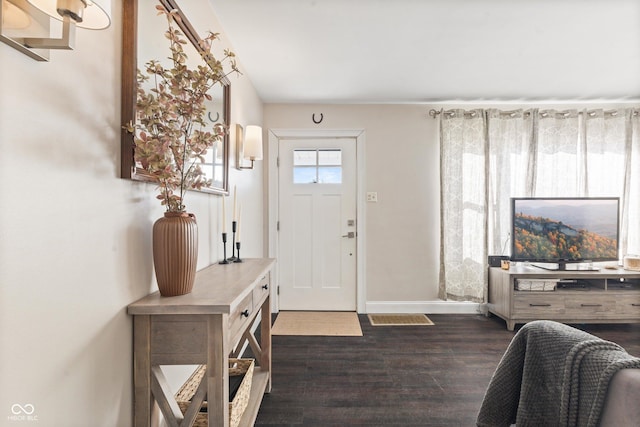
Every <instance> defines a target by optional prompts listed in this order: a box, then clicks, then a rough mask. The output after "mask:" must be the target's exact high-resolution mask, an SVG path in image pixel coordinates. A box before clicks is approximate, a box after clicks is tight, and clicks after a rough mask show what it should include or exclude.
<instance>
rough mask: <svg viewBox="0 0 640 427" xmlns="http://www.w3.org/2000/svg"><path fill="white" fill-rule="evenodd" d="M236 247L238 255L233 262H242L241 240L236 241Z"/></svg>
mask: <svg viewBox="0 0 640 427" xmlns="http://www.w3.org/2000/svg"><path fill="white" fill-rule="evenodd" d="M236 249H237V250H238V257H237V258H236V259H234V260H233V262H242V259H241V258H240V242H236Z"/></svg>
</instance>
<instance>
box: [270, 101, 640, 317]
mask: <svg viewBox="0 0 640 427" xmlns="http://www.w3.org/2000/svg"><path fill="white" fill-rule="evenodd" d="M637 105H638V104H637V102H636V103H608V102H603V103H545V104H543V103H530V104H517V103H508V104H507V103H497V102H486V103H483V104H471V103H465V104H423V105H325V104H317V105H306V104H296V105H283V104H267V105H265V119H264V122H265V127H267V128H269V129H304V130H308V129H317V130H339V129H362V130H364V132H365V135H366V136H365V143H364V146H365V148H364V152H365V153H364V156H365V162H364V164H365V170H366V171H365V176H364V185H363V188H360V189H359V190H358V191H359V192H360V193H361V194H364V193H366V192H369V191H376V192H377V193H378V202H377V203H365V212H364V214H365V216H366V230H365V232H366V236H365V239H366V247H365V251H366V259H365V261H364V268H365V275H366V281H365V288H366V295H365V297H364V300H365V301H366V305H367V309H368V310H370V312H375V311H377V310H387V309H388V310H389V311H395V312H398V311H419V312H431V313H434V312H475V311H476V310H477V309H478V307H477V306H476V305H475V304H473V305H465V304H462V303H444V302H442V301H439V300H438V297H437V295H438V271H439V264H438V263H439V244H440V243H439V239H440V222H439V206H440V189H439V185H440V182H439V180H440V178H439V148H438V146H439V141H438V129H437V126H438V121H437V120H435V119H433V118H432V117H430V116H429V114H428V113H429V111H430V110H431V109H436V110H440V109H442V108H444V109H448V108H463V109H471V108H499V109H504V110H510V109H515V108H541V109H543V108H556V109H559V110H563V109H568V108H577V109H584V108H586V109H592V108H605V109H609V108H630V107H637ZM321 113H322V114H323V120H322V123H320V124H315V123H314V122H313V120H312V117H313V114H315V117H316V121H317V120H318V119H319V118H320V114H321ZM360 154H361V153H360ZM359 216H360V218H362V213H361V212H360V213H359ZM371 310H373V311H371Z"/></svg>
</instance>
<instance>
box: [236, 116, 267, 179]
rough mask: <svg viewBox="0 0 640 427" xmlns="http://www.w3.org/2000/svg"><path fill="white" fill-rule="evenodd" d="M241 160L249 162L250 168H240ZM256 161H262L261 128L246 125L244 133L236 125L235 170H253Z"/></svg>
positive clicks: (239, 126) (240, 126)
mask: <svg viewBox="0 0 640 427" xmlns="http://www.w3.org/2000/svg"><path fill="white" fill-rule="evenodd" d="M243 159H246V160H251V166H242V161H243ZM256 160H262V128H261V127H260V126H253V125H247V131H246V133H245V132H243V129H242V125H236V169H253V162H254V161H256Z"/></svg>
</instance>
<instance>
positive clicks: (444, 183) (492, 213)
mask: <svg viewBox="0 0 640 427" xmlns="http://www.w3.org/2000/svg"><path fill="white" fill-rule="evenodd" d="M439 121H440V126H439V127H440V149H441V165H440V166H441V188H442V190H441V191H442V193H441V236H442V239H441V251H440V253H441V258H440V288H439V297H440V298H442V299H450V300H456V301H475V302H482V301H486V290H487V279H486V271H487V269H486V260H487V255H488V254H493V255H508V254H509V238H510V236H509V231H510V223H511V219H510V199H511V197H535V196H538V197H580V196H614V197H620V198H621V234H620V237H621V242H620V248H621V255H624V254H626V253H638V252H640V119H639V116H638V111H635V110H632V109H627V110H613V111H604V110H589V111H586V110H585V111H577V110H567V111H556V110H540V111H539V110H537V109H532V110H527V111H523V110H514V111H499V110H495V109H489V110H472V111H463V110H449V111H441V112H440V114H439Z"/></svg>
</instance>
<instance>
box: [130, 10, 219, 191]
mask: <svg viewBox="0 0 640 427" xmlns="http://www.w3.org/2000/svg"><path fill="white" fill-rule="evenodd" d="M138 1H149V0H125V1H123V2H122V92H121V93H122V99H121V109H122V110H121V120H122V125H123V126H124V125H126V124H127V123H129V122H132V121H135V118H136V88H137V70H138ZM158 2H159V3H160V4H161V5H162V6H164V7H165V9H167V11H169V10H174V9H176V10H177V11H178V14H179V15H180V20H176V23H177V25H178V26H179V27H180V29H181V30H182V32H183V33H184V35H185V36H186V37H187V39H188V40H189V41H190V42H191V44H192V45H193V46H194V47H195V49H196V50H197V51H198V52H200V53H202V52H203V49H202V47H201V46H200V44H199V43H198V40H200V37H199V36H198V33H197V32H196V30H195V29H194V28H193V26H192V25H191V23H190V22H189V20H188V19H187V17H186V16H185V14H184V12H183V11H182V10H181V9H180V7H179V6H178V4H177V2H176V0H158ZM222 87H223V90H222V97H223V99H222V110H223V113H222V114H223V118H222V120H223V122H224V124H225V125H226V126H227V129H228V128H229V118H230V113H231V84H230V82H229V80H228V79H226V78H225V80H224V81H223V82H222ZM120 137H121V138H120V141H121V142H120V145H121V152H120V176H121V178H126V179H132V180H135V181H146V182H154V180H153V179H152V178H151V177H150V176H149V175H148V174H146V173H145V172H144V171H143V170H141V169H139V168H136V166H135V157H134V142H133V134H131V133H129V132H128V131H127V130H126V129H124V128H122V129H121V130H120ZM222 147H223V153H224V154H223V160H222V187H213V186H212V187H206V188H203V189H201V190H197V191H202V192H205V193H212V194H223V195H226V194H229V132H228V130H227V132H225V135H224V137H223V141H222Z"/></svg>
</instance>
